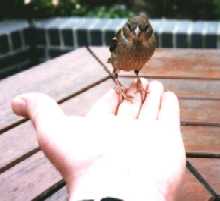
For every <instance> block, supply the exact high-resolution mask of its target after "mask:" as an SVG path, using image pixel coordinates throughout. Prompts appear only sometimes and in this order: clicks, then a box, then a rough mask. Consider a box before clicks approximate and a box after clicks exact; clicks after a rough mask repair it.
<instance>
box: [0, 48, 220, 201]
mask: <svg viewBox="0 0 220 201" xmlns="http://www.w3.org/2000/svg"><path fill="white" fill-rule="evenodd" d="M108 56H109V52H108V49H107V48H93V47H91V48H90V51H89V50H88V49H86V48H83V49H78V50H76V51H73V52H70V53H68V54H66V55H63V56H61V57H58V58H56V59H53V60H50V61H48V62H46V63H43V64H41V65H38V66H36V67H33V68H32V69H30V70H27V71H24V72H22V73H18V74H16V75H14V76H11V77H9V78H7V79H4V80H1V81H0V92H1V96H0V151H1V157H0V200H1V201H11V200H16V201H29V200H47V201H49V200H50V201H52V200H53V201H55V200H56V201H63V200H66V197H67V194H66V189H65V185H64V182H63V180H62V177H61V176H60V174H59V173H58V172H57V170H56V169H55V168H54V167H53V165H52V164H51V163H50V162H49V161H48V159H47V158H46V157H45V156H44V154H43V153H42V151H41V150H40V149H39V146H38V143H37V141H36V136H35V133H34V130H33V128H32V126H31V124H30V121H27V120H25V119H22V118H20V117H17V116H15V115H14V114H13V112H12V111H11V108H10V101H11V99H12V98H13V97H14V96H15V95H17V94H20V93H23V92H29V91H40V92H43V93H46V94H49V95H50V96H52V97H53V98H54V99H56V100H57V101H58V102H59V104H60V105H61V107H62V108H63V110H64V111H65V112H66V113H67V114H76V115H85V114H86V113H87V112H88V111H89V109H90V108H91V106H92V105H93V104H94V103H95V102H96V101H97V100H98V99H99V98H100V97H101V96H102V95H103V94H104V93H106V91H108V90H109V89H110V88H112V87H113V86H114V84H113V82H112V81H111V78H110V76H109V74H108V73H107V72H106V71H105V69H104V68H103V63H104V64H105V65H107V68H109V69H111V67H110V66H108V64H106V61H107V58H108ZM121 76H122V77H123V79H124V80H129V79H132V78H133V76H134V75H133V74H132V73H124V72H123V73H121ZM142 76H144V77H146V78H148V79H158V80H160V81H161V82H163V84H164V85H165V88H166V89H168V90H173V91H175V92H176V93H177V95H178V96H179V98H180V103H181V120H182V131H183V138H184V143H185V147H186V150H187V157H188V158H187V161H188V162H187V171H186V175H185V178H184V182H183V184H182V187H181V189H180V192H179V193H178V199H177V200H178V201H183V200H184V201H185V200H187V201H208V200H209V199H210V198H211V197H212V198H214V197H215V198H216V197H218V195H220V52H219V50H193V49H178V50H176V49H158V50H157V51H156V53H155V55H154V56H153V58H152V60H151V61H150V62H149V63H148V64H147V65H146V66H145V67H144V69H143V71H142ZM158 140H160V139H158ZM158 149H159V147H158ZM152 154H154V153H152ZM216 200H217V199H216Z"/></svg>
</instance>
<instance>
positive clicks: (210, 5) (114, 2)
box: [0, 0, 220, 20]
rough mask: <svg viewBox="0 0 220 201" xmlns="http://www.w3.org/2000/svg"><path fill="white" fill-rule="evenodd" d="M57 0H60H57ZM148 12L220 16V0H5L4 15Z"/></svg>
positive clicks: (0, 14) (1, 12)
mask: <svg viewBox="0 0 220 201" xmlns="http://www.w3.org/2000/svg"><path fill="white" fill-rule="evenodd" d="M27 2H28V1H27ZM55 2H56V1H55ZM142 11H143V12H147V14H148V15H149V16H151V17H152V18H175V19H210V20H213V19H219V18H220V0H111V1H110V0H104V1H103V0H59V4H58V5H57V6H54V5H53V4H52V1H51V0H32V4H31V5H30V4H29V5H28V4H27V5H25V4H24V0H1V6H0V17H1V19H4V18H17V17H19V18H24V17H30V16H32V17H48V16H72V15H77V16H98V17H113V18H114V17H127V16H131V15H133V14H136V13H139V12H142Z"/></svg>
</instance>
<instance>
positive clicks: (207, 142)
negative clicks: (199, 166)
mask: <svg viewBox="0 0 220 201" xmlns="http://www.w3.org/2000/svg"><path fill="white" fill-rule="evenodd" d="M182 133H183V140H184V145H185V148H186V151H187V152H190V153H199V154H205V153H206V154H210V155H212V154H213V155H219V154H220V127H213V126H182Z"/></svg>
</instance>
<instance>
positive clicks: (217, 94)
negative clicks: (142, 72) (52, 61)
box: [119, 77, 220, 100]
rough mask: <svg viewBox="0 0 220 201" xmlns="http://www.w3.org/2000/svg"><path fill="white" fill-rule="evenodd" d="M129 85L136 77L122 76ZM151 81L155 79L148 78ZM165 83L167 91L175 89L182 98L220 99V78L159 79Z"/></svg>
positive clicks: (122, 79)
mask: <svg viewBox="0 0 220 201" xmlns="http://www.w3.org/2000/svg"><path fill="white" fill-rule="evenodd" d="M119 79H120V81H121V82H122V83H123V84H124V85H125V86H126V87H128V86H129V84H130V83H131V82H132V80H133V79H135V77H126V78H125V77H120V78H119ZM147 80H148V81H149V82H150V81H152V80H153V79H147ZM157 80H158V81H160V82H162V83H163V85H164V89H165V91H173V92H175V93H176V94H177V96H179V97H181V98H192V99H207V100H208V99H210V100H220V90H219V89H220V80H205V81H204V80H197V79H185V80H184V79H157Z"/></svg>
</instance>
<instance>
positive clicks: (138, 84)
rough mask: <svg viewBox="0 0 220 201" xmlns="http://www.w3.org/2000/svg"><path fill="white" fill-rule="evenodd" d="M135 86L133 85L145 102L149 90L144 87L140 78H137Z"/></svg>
mask: <svg viewBox="0 0 220 201" xmlns="http://www.w3.org/2000/svg"><path fill="white" fill-rule="evenodd" d="M134 85H135V86H133V87H134V88H135V89H136V92H135V93H140V96H141V102H142V103H143V102H144V100H145V98H146V96H147V93H148V92H147V91H146V89H145V88H144V86H143V84H142V82H141V80H140V79H138V80H137V82H135V83H134Z"/></svg>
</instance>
